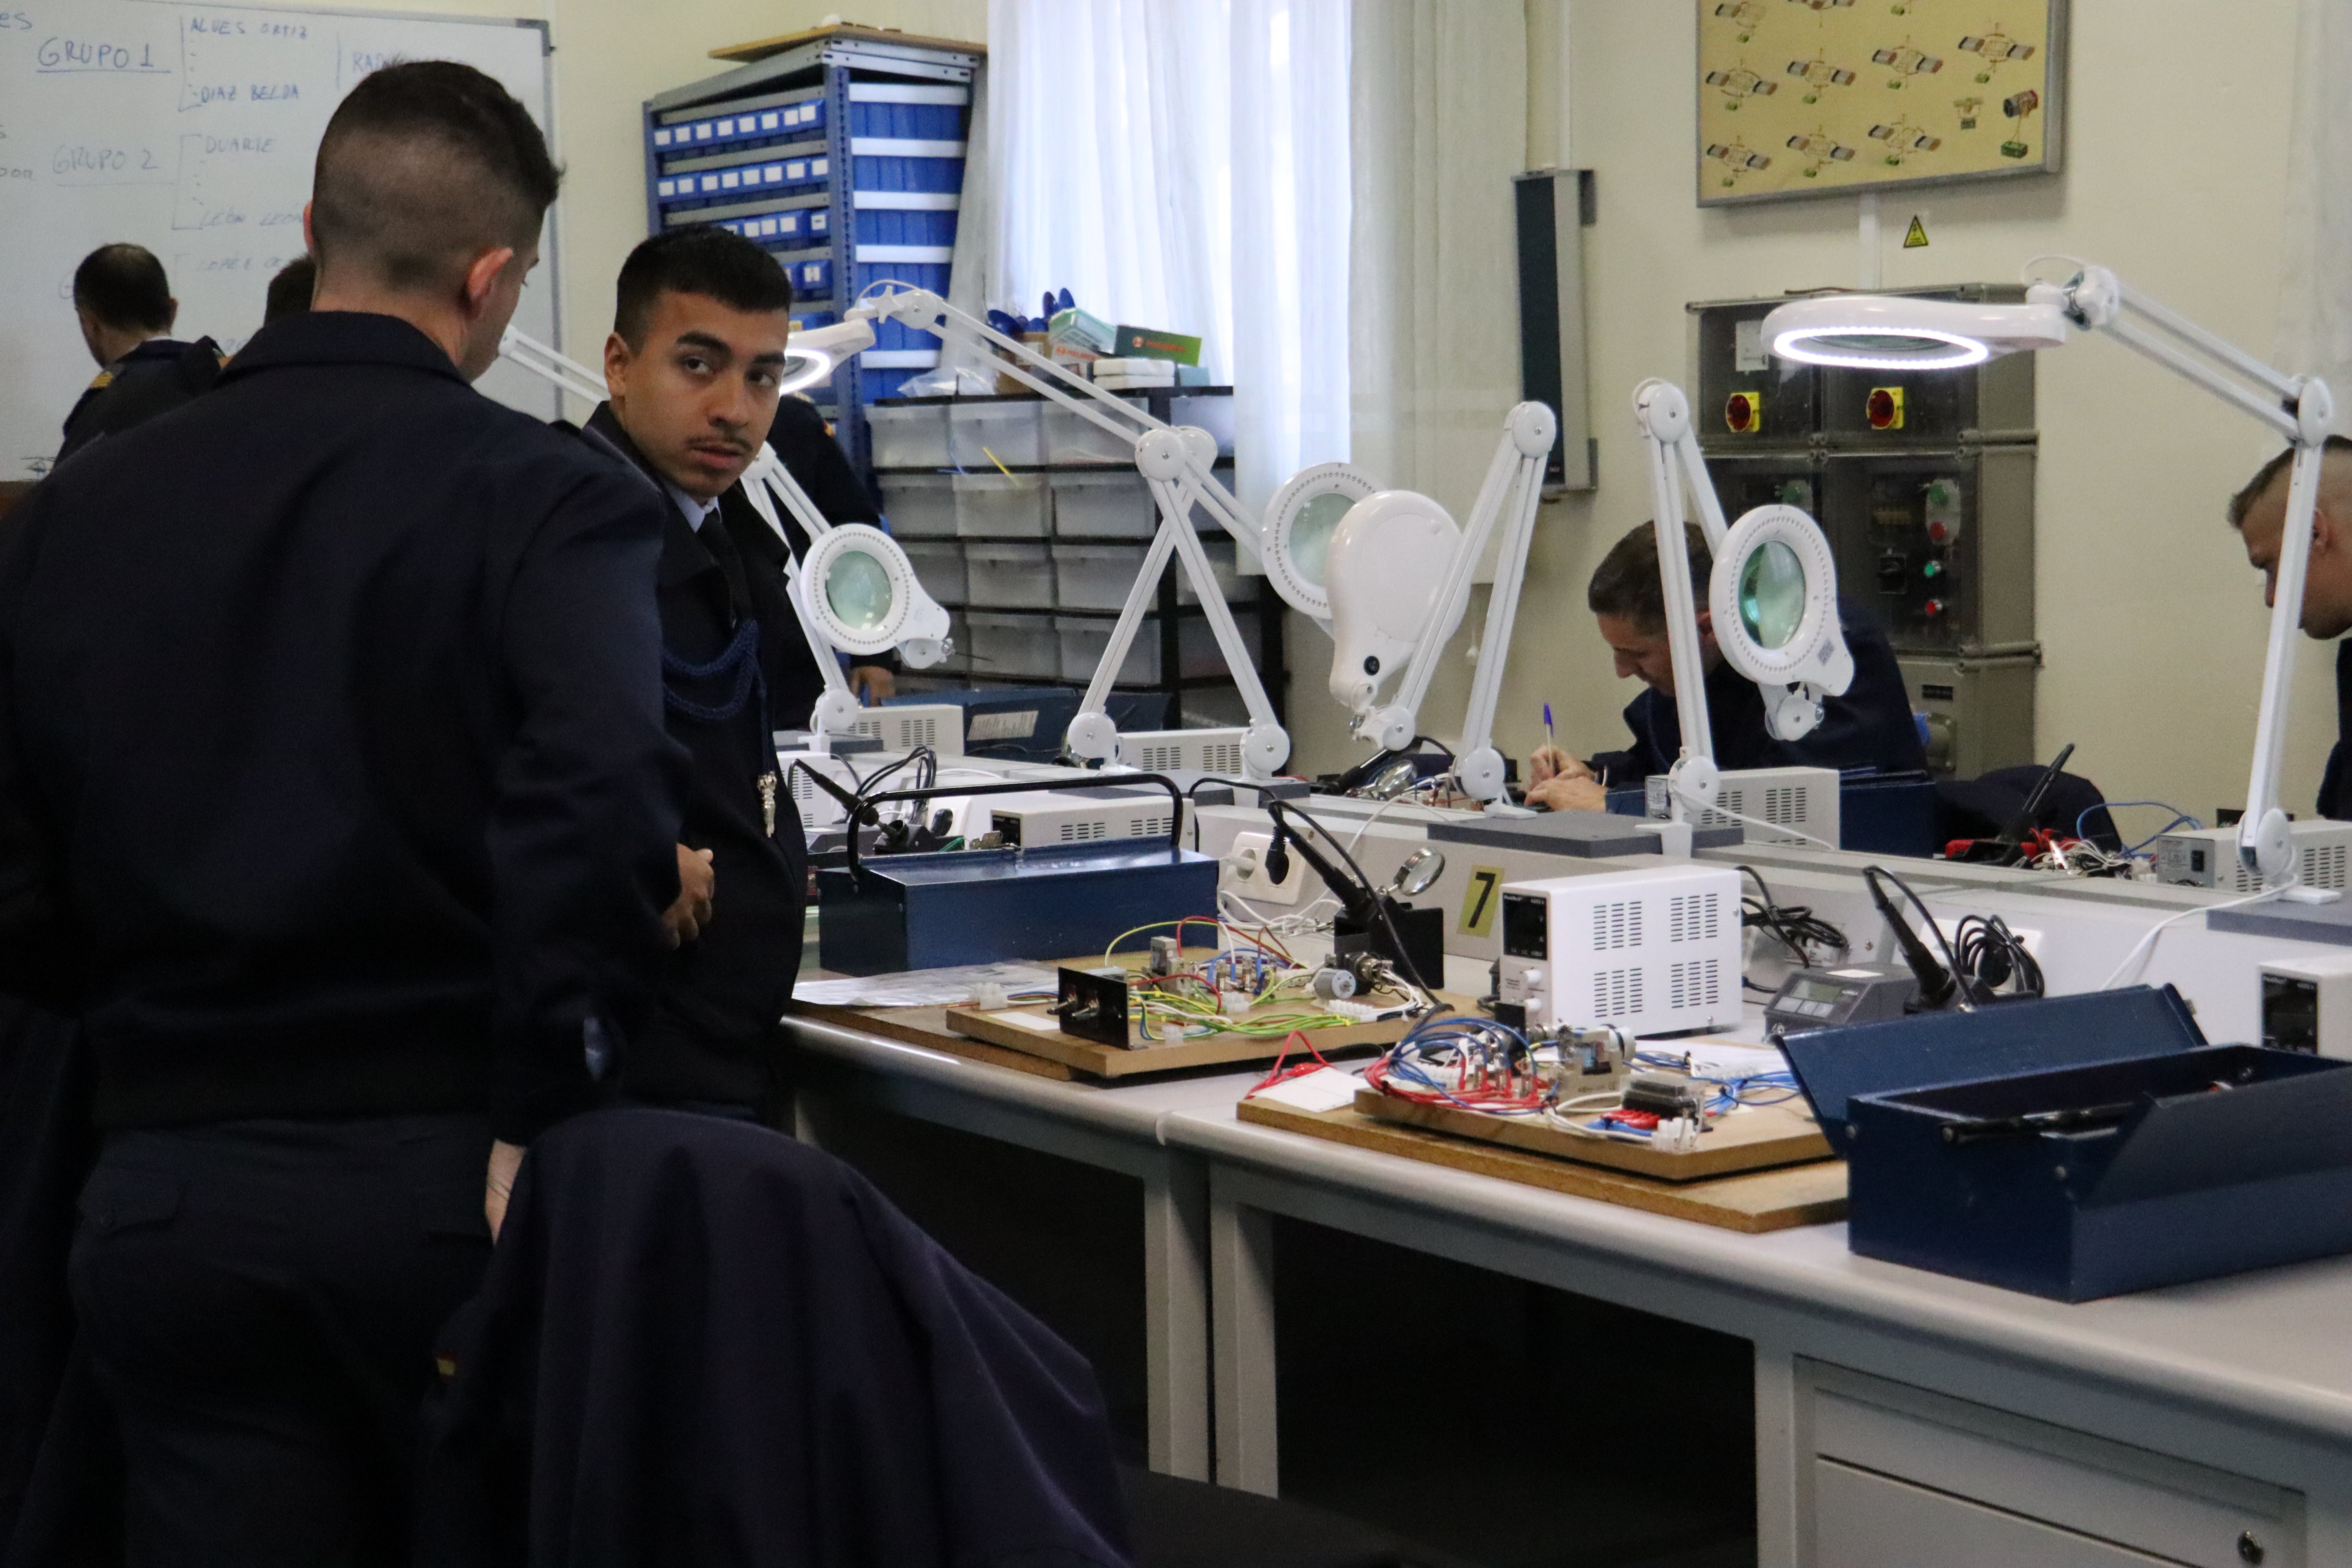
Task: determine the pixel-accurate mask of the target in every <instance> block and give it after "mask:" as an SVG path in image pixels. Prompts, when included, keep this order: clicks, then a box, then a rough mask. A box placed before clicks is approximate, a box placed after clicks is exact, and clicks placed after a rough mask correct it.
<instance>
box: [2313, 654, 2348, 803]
mask: <svg viewBox="0 0 2352 1568" xmlns="http://www.w3.org/2000/svg"><path fill="white" fill-rule="evenodd" d="M2347 736H2352V637H2347V638H2346V639H2345V640H2344V641H2342V642H2339V643H2337V644H2336V746H2335V749H2334V750H2333V751H2331V752H2328V753H2327V772H2326V773H2324V774H2322V775H2321V776H2320V780H2319V815H2320V816H2330V817H2334V818H2335V819H2336V821H2338V822H2345V821H2352V778H2347V777H2345V771H2346V768H2347V763H2346V760H2345V756H2344V741H2345V737H2347Z"/></svg>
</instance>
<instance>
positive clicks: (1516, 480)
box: [1274, 403, 1559, 802]
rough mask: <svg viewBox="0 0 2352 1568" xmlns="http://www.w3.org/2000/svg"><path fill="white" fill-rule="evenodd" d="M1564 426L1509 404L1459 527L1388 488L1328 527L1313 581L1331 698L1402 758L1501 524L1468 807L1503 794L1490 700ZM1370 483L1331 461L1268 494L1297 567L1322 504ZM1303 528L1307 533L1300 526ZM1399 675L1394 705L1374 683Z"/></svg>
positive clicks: (1459, 767) (1468, 731) (1465, 756)
mask: <svg viewBox="0 0 2352 1568" xmlns="http://www.w3.org/2000/svg"><path fill="white" fill-rule="evenodd" d="M1558 434H1559V420H1558V419H1557V418H1556V417H1555V416H1553V414H1552V411H1551V410H1550V409H1549V408H1547V407H1545V406H1544V405H1542V404H1540V403H1522V404H1520V405H1518V406H1517V407H1516V408H1514V409H1512V410H1511V412H1510V414H1509V415H1508V416H1507V417H1506V418H1505V420H1504V422H1503V436H1502V439H1501V440H1500V441H1498V442H1497V443H1496V447H1495V458H1494V461H1493V462H1491V463H1490V464H1488V465H1487V468H1486V482H1485V483H1484V484H1483V485H1481V486H1480V487H1479V489H1478V499H1477V500H1476V501H1475V503H1474V504H1473V505H1472V507H1471V510H1470V527H1469V529H1468V531H1466V532H1465V531H1464V530H1462V529H1460V528H1457V527H1456V526H1455V525H1454V520H1453V518H1451V517H1450V516H1448V515H1447V514H1446V510H1445V509H1444V507H1442V506H1440V505H1438V504H1437V502H1435V501H1433V500H1430V499H1429V498H1428V497H1427V496H1423V495H1416V494H1414V493H1413V492H1412V491H1411V490H1382V491H1380V492H1378V493H1376V494H1372V495H1369V496H1365V497H1363V498H1362V499H1360V500H1357V501H1356V502H1355V503H1354V504H1353V505H1352V506H1350V507H1349V509H1348V510H1347V511H1346V513H1345V514H1344V515H1343V516H1342V517H1341V518H1340V520H1339V523H1338V524H1337V526H1335V527H1332V528H1330V530H1329V534H1328V546H1327V547H1325V549H1324V555H1325V560H1324V561H1323V563H1321V564H1322V565H1323V567H1324V570H1323V571H1322V572H1321V573H1320V574H1319V575H1321V576H1322V577H1323V579H1324V580H1323V582H1322V583H1320V584H1317V586H1318V587H1320V588H1322V589H1324V590H1325V591H1326V593H1327V595H1328V599H1327V603H1328V613H1329V615H1330V619H1331V640H1332V643H1333V648H1332V654H1331V679H1330V687H1331V695H1332V696H1334V697H1336V698H1338V699H1339V701H1340V702H1341V703H1342V704H1344V705H1345V706H1346V707H1347V708H1348V709H1349V710H1350V711H1351V712H1353V713H1354V714H1355V719H1354V721H1352V723H1351V724H1350V726H1349V727H1350V729H1351V730H1352V731H1354V732H1355V734H1356V735H1357V736H1358V737H1359V738H1360V739H1363V740H1368V741H1370V742H1371V743H1372V744H1374V745H1376V746H1379V747H1380V748H1381V749H1382V750H1383V751H1391V752H1398V751H1402V750H1403V749H1404V748H1405V747H1407V746H1409V745H1411V744H1412V738H1413V735H1414V734H1415V732H1416V729H1417V726H1418V724H1419V721H1420V711H1421V704H1422V700H1423V698H1425V697H1427V696H1428V694H1429V682H1430V679H1431V678H1432V677H1433V675H1434V674H1435V673H1436V670H1437V663H1438V660H1439V659H1440V658H1443V657H1444V651H1445V644H1446V641H1447V639H1448V638H1450V637H1452V636H1453V635H1454V627H1456V626H1459V625H1461V623H1462V615H1463V612H1464V611H1465V609H1466V608H1467V607H1468V605H1469V602H1470V579H1471V577H1472V576H1473V575H1474V574H1475V573H1476V571H1477V567H1478V560H1479V557H1480V556H1481V555H1483V554H1484V553H1485V552H1486V541H1487V538H1488V536H1489V535H1491V534H1492V533H1493V532H1494V531H1495V527H1496V521H1497V520H1498V519H1499V520H1500V521H1501V523H1502V529H1503V538H1502V544H1501V548H1500V550H1499V552H1497V554H1496V564H1495V586H1494V591H1493V593H1492V595H1490V596H1489V598H1488V599H1487V603H1486V631H1485V632H1484V634H1483V635H1482V637H1481V639H1480V642H1479V649H1480V656H1479V659H1478V672H1477V674H1476V676H1475V678H1473V679H1472V681H1471V684H1470V704H1469V708H1468V710H1467V711H1466V712H1465V715H1464V718H1463V725H1462V747H1461V751H1460V752H1458V753H1457V756H1456V760H1455V763H1454V776H1455V777H1456V778H1457V779H1459V780H1460V782H1461V785H1462V791H1463V793H1464V794H1465V795H1469V796H1470V797H1471V798H1473V799H1474V800H1483V801H1489V802H1492V801H1497V800H1500V799H1502V798H1503V793H1504V792H1503V758H1502V755H1501V753H1500V752H1496V750H1495V746H1494V729H1495V704H1496V700H1498V699H1499V698H1500V696H1501V694H1502V685H1503V669H1504V666H1505V664H1506V663H1507V657H1506V656H1507V654H1508V653H1509V651H1510V646H1511V624H1512V622H1513V620H1514V619H1515V618H1516V616H1517V614H1518V605H1519V589H1520V586H1521V584H1523V583H1524V582H1525V581H1526V577H1527V564H1528V542H1529V541H1530V540H1531V539H1533V538H1534V535H1535V520H1536V507H1537V503H1538V501H1540V500H1542V493H1543V465H1544V458H1545V457H1546V456H1547V455H1548V454H1549V452H1550V451H1551V445H1552V438H1553V437H1555V436H1556V435H1558ZM1331 470H1338V471H1337V472H1333V471H1331ZM1368 482H1369V481H1367V480H1365V479H1363V478H1362V476H1361V475H1360V474H1357V473H1356V472H1355V471H1354V470H1353V469H1349V468H1346V467H1345V466H1344V465H1341V464H1329V465H1326V466H1325V468H1324V469H1323V470H1322V471H1320V472H1318V470H1317V469H1311V468H1310V469H1308V470H1307V472H1305V473H1303V474H1301V475H1299V476H1298V478H1297V479H1293V480H1292V481H1291V484H1290V485H1288V486H1286V487H1284V491H1283V492H1282V493H1281V494H1277V495H1276V498H1275V508H1274V515H1275V518H1276V523H1277V526H1279V527H1281V528H1283V529H1284V530H1285V531H1288V532H1289V533H1290V536H1291V551H1292V553H1293V555H1294V558H1295V559H1297V561H1299V562H1300V563H1302V565H1303V566H1304V568H1305V571H1312V570H1313V568H1314V566H1315V565H1316V564H1317V563H1316V559H1315V557H1316V553H1317V552H1316V546H1317V545H1318V543H1320V541H1318V540H1316V539H1314V538H1312V537H1311V536H1310V537H1302V535H1308V534H1309V533H1310V529H1311V527H1312V520H1313V514H1314V511H1315V510H1316V509H1317V507H1318V505H1319V506H1320V508H1321V510H1323V512H1324V513H1325V514H1327V515H1328V511H1329V510H1330V503H1329V502H1328V501H1324V500H1320V499H1319V498H1322V497H1327V496H1329V497H1339V496H1345V495H1347V494H1349V492H1350V490H1352V489H1355V488H1358V487H1360V486H1362V485H1364V484H1366V483H1368ZM1294 487H1295V488H1294ZM1302 522H1307V523H1308V524H1309V527H1308V528H1301V526H1300V524H1301V523H1302ZM1304 574H1305V573H1304V572H1302V575H1304ZM1302 607H1303V606H1302ZM1310 613H1311V612H1310ZM1398 668H1402V669H1403V671H1404V676H1403V679H1402V681H1401V682H1400V683H1399V684H1398V687H1397V693H1396V697H1395V699H1394V700H1392V701H1390V702H1387V703H1381V701H1380V692H1381V687H1382V686H1384V685H1385V684H1387V679H1388V677H1389V676H1391V674H1393V673H1395V672H1396V670H1397V669H1398Z"/></svg>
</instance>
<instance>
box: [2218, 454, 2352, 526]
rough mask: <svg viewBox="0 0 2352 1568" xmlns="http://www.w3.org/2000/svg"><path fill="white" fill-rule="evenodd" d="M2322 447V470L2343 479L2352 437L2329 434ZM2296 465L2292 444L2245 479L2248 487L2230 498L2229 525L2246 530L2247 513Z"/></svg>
mask: <svg viewBox="0 0 2352 1568" xmlns="http://www.w3.org/2000/svg"><path fill="white" fill-rule="evenodd" d="M2319 449H2320V452H2321V454H2322V461H2323V463H2324V465H2325V466H2324V467H2323V468H2321V470H2320V471H2321V473H2322V474H2324V475H2326V478H2328V479H2331V480H2334V481H2336V482H2338V483H2340V482H2342V480H2343V479H2344V474H2343V471H2342V465H2343V463H2344V460H2345V459H2346V458H2352V439H2347V438H2346V437H2342V436H2330V437H2327V439H2326V440H2325V441H2322V442H2321V443H2320V444H2319ZM2292 467H2294V447H2287V448H2286V449H2285V450H2284V451H2281V452H2278V453H2276V454H2274V455H2273V457H2272V458H2271V460H2270V461H2269V462H2267V463H2264V464H2263V466H2262V467H2261V468H2256V469H2255V470H2254V477H2253V478H2252V479H2248V480H2247V481H2246V488H2245V489H2242V490H2240V491H2239V492H2238V493H2237V494H2236V495H2233V496H2231V498H2230V507H2229V511H2228V514H2227V515H2228V516H2229V519H2230V526H2231V528H2234V529H2238V530H2241V531H2243V529H2244V528H2245V526H2246V514H2247V513H2248V512H2250V511H2252V510H2254V505H2255V503H2256V502H2258V501H2260V500H2262V499H2263V497H2264V496H2266V495H2268V494H2269V493H2270V489H2271V487H2272V486H2273V485H2274V484H2277V483H2278V482H2279V476H2281V475H2282V474H2284V473H2285V472H2286V471H2287V469H2289V468H2292Z"/></svg>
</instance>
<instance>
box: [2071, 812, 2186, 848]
mask: <svg viewBox="0 0 2352 1568" xmlns="http://www.w3.org/2000/svg"><path fill="white" fill-rule="evenodd" d="M2127 805H2154V806H2161V807H2162V808H2163V809H2164V810H2166V811H2168V812H2170V813H2172V820H2171V821H2170V822H2168V823H2166V824H2165V825H2164V826H2162V827H2159V828H2158V829H2157V830H2156V831H2155V832H2154V833H2151V834H2149V835H2148V836H2147V837H2146V838H2143V839H2141V840H2140V841H2139V842H2138V843H2137V844H2135V845H2133V846H2132V847H2130V848H2128V849H2126V850H2125V851H2124V853H2125V854H2126V855H2137V854H2138V853H2139V852H2140V851H2141V850H2142V849H2145V848H2147V847H2148V846H2149V845H2151V844H2153V843H2155V842H2156V841H2157V840H2158V839H2159V838H2161V837H2164V836H2165V835H2166V834H2168V833H2169V832H2171V831H2172V830H2173V829H2174V828H2176V827H2178V826H2180V825H2181V824H2182V823H2184V822H2185V823H2187V824H2188V825H2189V826H2191V827H2202V826H2205V825H2204V824H2203V823H2201V822H2200V821H2198V820H2197V819H2196V818H2195V817H2193V816H2189V814H2188V813H2187V812H2185V811H2183V810H2181V809H2180V808H2179V806H2177V805H2173V804H2172V803H2171V802H2170V801H2166V800H2111V801H2106V802H2104V803H2103V804H2101V805H2086V806H2084V808H2083V809H2082V810H2081V812H2079V813H2077V814H2076V816H2075V817H2074V837H2077V838H2088V837H2090V835H2089V834H2087V833H2085V832H2084V831H2083V822H2084V818H2086V817H2088V816H2090V815H2091V813H2093V812H2095V811H2104V812H2107V813H2109V814H2111V815H2110V816H2109V817H2108V820H2109V821H2110V822H2112V821H2114V820H2115V819H2114V816H2112V814H2113V813H2115V812H2118V811H2121V810H2122V809H2123V808H2124V807H2126V806H2127ZM2116 837H2118V838H2120V837H2123V836H2122V835H2121V834H2120V833H2118V834H2117V835H2116Z"/></svg>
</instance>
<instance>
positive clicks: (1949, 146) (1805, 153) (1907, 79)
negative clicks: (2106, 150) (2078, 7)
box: [1696, 0, 2066, 206]
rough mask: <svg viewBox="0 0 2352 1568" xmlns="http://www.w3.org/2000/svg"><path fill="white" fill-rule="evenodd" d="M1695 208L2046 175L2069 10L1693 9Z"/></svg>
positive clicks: (1779, 5) (1863, 1) (2025, 5)
mask: <svg viewBox="0 0 2352 1568" xmlns="http://www.w3.org/2000/svg"><path fill="white" fill-rule="evenodd" d="M1697 5H1698V69H1697V73H1696V74H1697V89H1698V148H1697V153H1698V205H1701V206H1720V205H1727V204H1731V203H1738V202H1756V201H1780V200H1788V199H1790V198H1792V197H1799V196H1813V195H1822V194H1823V193H1824V192H1831V191H1853V190H1860V189H1865V188H1868V187H1872V186H1887V185H1919V184H1941V183H1945V182H1948V181H1954V180H1984V179H1997V178H2000V177H2002V176H2005V175H2014V174H2048V173H2054V172H2055V171H2056V170H2057V168H2058V158H2059V150H2060V144H2061V132H2060V120H2061V110H2062V106H2063V98H2064V94H2065V87H2066V73H2065V58H2066V0H1697Z"/></svg>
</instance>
